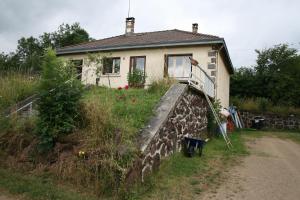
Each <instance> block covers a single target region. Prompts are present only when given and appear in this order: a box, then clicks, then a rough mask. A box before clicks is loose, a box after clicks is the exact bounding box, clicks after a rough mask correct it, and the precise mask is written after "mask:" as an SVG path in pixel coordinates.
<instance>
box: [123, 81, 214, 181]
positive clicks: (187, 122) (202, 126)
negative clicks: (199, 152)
mask: <svg viewBox="0 0 300 200" xmlns="http://www.w3.org/2000/svg"><path fill="white" fill-rule="evenodd" d="M207 109H208V104H207V102H206V99H205V97H204V95H203V94H202V93H201V92H200V91H195V90H194V89H192V88H189V87H188V85H186V84H177V85H174V86H173V87H171V88H170V90H169V91H168V92H167V93H166V95H165V96H164V97H163V98H162V100H161V102H160V103H159V105H158V107H157V109H156V115H155V116H154V117H153V118H152V119H151V120H150V122H149V124H148V126H146V128H145V129H144V130H143V131H142V133H141V135H140V138H139V144H140V149H141V156H140V158H139V159H138V160H136V162H135V164H134V166H133V168H134V169H131V170H130V171H129V173H128V176H127V177H128V178H129V179H132V178H133V177H132V176H135V178H137V177H136V176H139V178H140V179H141V180H142V181H143V180H144V177H145V176H147V175H148V174H150V173H151V172H152V171H154V170H157V169H158V168H159V165H160V162H161V160H162V159H163V158H164V157H167V156H169V155H171V154H172V153H174V152H176V151H180V150H181V143H182V139H183V138H184V136H194V137H201V135H202V134H203V133H205V132H206V127H207V117H206V115H207ZM134 171H135V172H134ZM137 171H138V172H137ZM130 176H131V177H130Z"/></svg>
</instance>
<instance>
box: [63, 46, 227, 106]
mask: <svg viewBox="0 0 300 200" xmlns="http://www.w3.org/2000/svg"><path fill="white" fill-rule="evenodd" d="M211 51H214V50H213V49H212V46H211V45H201V46H200V45H198V46H190V47H167V48H151V49H150V48H149V49H136V50H119V51H112V52H107V53H102V54H101V55H104V56H106V57H119V58H120V73H119V74H111V75H109V76H108V75H102V74H101V73H99V75H97V74H96V70H95V69H96V67H95V64H93V63H91V62H90V61H89V59H88V55H87V54H76V55H75V54H74V55H72V54H70V55H63V56H61V57H63V58H66V59H70V60H79V59H82V60H83V67H82V78H81V80H82V82H83V83H84V84H96V78H99V82H98V85H104V86H109V82H110V86H111V87H112V88H118V87H124V86H125V85H127V84H128V83H127V75H128V73H129V67H130V57H133V56H145V57H146V63H145V72H146V76H147V78H146V85H149V84H151V82H153V81H155V80H159V79H163V78H164V70H165V69H164V67H165V55H180V54H192V56H193V58H194V59H195V60H197V61H198V62H199V65H200V66H201V67H202V68H203V69H204V70H205V71H206V72H207V74H209V75H211V72H212V71H216V74H215V84H216V98H217V99H220V101H221V104H222V106H223V107H226V108H227V107H228V106H229V80H230V73H229V71H228V68H227V67H226V66H225V62H224V59H223V57H222V56H221V54H220V53H219V52H218V51H217V54H216V69H208V63H210V62H211V57H209V56H208V52H211ZM192 71H193V73H196V74H199V75H200V70H199V69H197V68H196V67H194V66H193V67H192ZM212 77H213V76H212Z"/></svg>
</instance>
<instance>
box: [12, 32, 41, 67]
mask: <svg viewBox="0 0 300 200" xmlns="http://www.w3.org/2000/svg"><path fill="white" fill-rule="evenodd" d="M16 54H17V55H18V57H19V59H20V62H21V66H20V67H21V68H22V69H25V70H30V71H38V70H40V68H41V66H40V65H41V61H42V56H43V48H42V47H41V44H40V41H39V40H38V39H36V38H34V37H29V38H24V37H22V38H21V39H20V40H18V47H17V52H16Z"/></svg>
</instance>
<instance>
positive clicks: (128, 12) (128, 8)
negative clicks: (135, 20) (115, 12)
mask: <svg viewBox="0 0 300 200" xmlns="http://www.w3.org/2000/svg"><path fill="white" fill-rule="evenodd" d="M129 14H130V0H128V17H129Z"/></svg>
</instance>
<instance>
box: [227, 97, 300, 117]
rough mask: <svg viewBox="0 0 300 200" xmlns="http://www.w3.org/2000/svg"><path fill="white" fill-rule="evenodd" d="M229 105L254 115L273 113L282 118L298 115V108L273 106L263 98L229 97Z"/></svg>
mask: <svg viewBox="0 0 300 200" xmlns="http://www.w3.org/2000/svg"><path fill="white" fill-rule="evenodd" d="M230 104H232V105H234V106H237V107H238V109H240V110H243V111H250V112H256V113H271V114H272V113H273V114H279V115H283V116H287V115H291V114H294V115H300V108H296V107H292V106H286V105H273V104H272V103H271V102H270V101H268V100H267V99H265V98H238V97H230Z"/></svg>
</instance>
